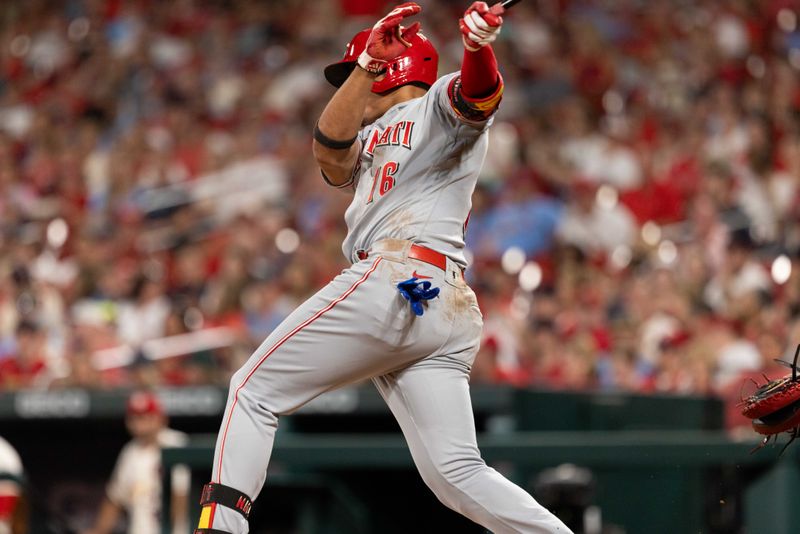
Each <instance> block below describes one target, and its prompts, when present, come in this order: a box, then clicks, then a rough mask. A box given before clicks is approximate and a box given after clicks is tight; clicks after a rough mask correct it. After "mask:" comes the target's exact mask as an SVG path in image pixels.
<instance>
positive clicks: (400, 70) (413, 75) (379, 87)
mask: <svg viewBox="0 0 800 534" xmlns="http://www.w3.org/2000/svg"><path fill="white" fill-rule="evenodd" d="M370 32H372V29H371V28H368V29H366V30H362V31H360V32H358V33H357V34H356V35H355V37H353V38H352V39H351V40H350V42H349V43H347V48H346V49H345V51H344V57H343V58H342V60H341V61H339V62H337V63H333V64H331V65H328V66H327V67H325V78H326V79H327V80H328V81H329V82H330V83H331V84H332V85H334V86H335V87H339V86H341V85H342V84H343V83H344V81H345V80H346V79H347V77H348V76H350V73H351V72H352V71H353V69H354V68H355V66H356V60H358V56H359V55H360V54H361V52H363V51H364V49H365V48H366V47H367V39H368V38H369V34H370ZM438 68H439V54H438V53H437V52H436V49H435V48H434V47H433V44H431V42H430V41H429V40H428V38H427V37H425V36H424V35H422V34H421V33H417V34H416V35H415V36H414V37H413V38H412V39H411V46H410V47H408V48H407V49H406V51H405V52H404V53H403V54H401V55H399V56H397V57H396V58H395V59H394V60H392V61H390V62H388V64H387V66H386V76H385V77H384V78H383V79H382V80H381V81H379V82H375V83H373V84H372V92H373V93H385V92H386V91H389V90H391V89H394V88H395V87H400V86H401V85H406V84H408V83H417V84H421V85H424V86H425V87H426V88H428V87H430V86H431V85H433V82H435V81H436V73H437V70H438Z"/></svg>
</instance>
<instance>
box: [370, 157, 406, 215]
mask: <svg viewBox="0 0 800 534" xmlns="http://www.w3.org/2000/svg"><path fill="white" fill-rule="evenodd" d="M399 167H400V165H399V164H398V163H397V162H396V161H387V162H386V163H384V164H383V165H381V166H380V167H378V169H377V170H376V171H375V176H374V178H373V179H372V188H371V189H370V192H369V198H367V204H369V203H371V202H372V200H373V199H374V197H375V187H376V186H377V188H378V195H380V196H383V195H385V194H386V193H388V192H389V191H390V190H391V189H392V188H393V187H394V175H395V173H397V169H398V168H399Z"/></svg>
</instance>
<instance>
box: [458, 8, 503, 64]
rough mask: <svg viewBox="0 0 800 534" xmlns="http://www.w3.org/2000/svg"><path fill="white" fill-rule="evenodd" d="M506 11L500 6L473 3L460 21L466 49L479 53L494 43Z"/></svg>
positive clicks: (459, 25) (459, 24)
mask: <svg viewBox="0 0 800 534" xmlns="http://www.w3.org/2000/svg"><path fill="white" fill-rule="evenodd" d="M504 11H505V10H504V9H503V6H501V5H500V4H496V5H493V6H492V7H489V6H488V5H487V4H486V2H473V3H472V5H471V6H469V7H468V8H467V10H466V11H465V12H464V16H463V17H462V18H461V19H459V21H458V27H459V28H460V29H461V40H462V41H463V42H464V48H466V49H467V50H469V51H470V52H477V51H478V50H480V49H481V48H483V47H484V46H486V45H487V44H490V43H492V42H494V40H495V39H497V34H499V33H500V28H501V27H502V26H503V17H501V16H500V15H502V14H503V13H504Z"/></svg>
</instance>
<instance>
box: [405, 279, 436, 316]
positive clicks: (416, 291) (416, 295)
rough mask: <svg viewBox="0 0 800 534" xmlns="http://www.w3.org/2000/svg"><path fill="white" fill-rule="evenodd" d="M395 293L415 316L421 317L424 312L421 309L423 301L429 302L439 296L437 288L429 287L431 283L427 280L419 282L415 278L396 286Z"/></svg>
mask: <svg viewBox="0 0 800 534" xmlns="http://www.w3.org/2000/svg"><path fill="white" fill-rule="evenodd" d="M397 291H399V292H400V294H401V295H403V298H405V299H406V300H407V301H408V303H409V304H410V305H411V309H412V310H413V311H414V313H415V314H416V315H417V316H419V315H422V314H423V312H424V309H423V308H422V301H423V300H430V299H432V298H436V297H438V296H439V288H438V287H431V283H430V282H428V281H427V280H425V281H422V282H420V281H419V280H417V279H416V278H409V279H408V280H405V281H403V282H400V283H399V284H397Z"/></svg>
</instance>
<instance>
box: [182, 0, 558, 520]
mask: <svg viewBox="0 0 800 534" xmlns="http://www.w3.org/2000/svg"><path fill="white" fill-rule="evenodd" d="M419 10H420V8H419V6H417V5H416V4H413V3H407V4H403V5H401V6H398V7H397V8H395V10H394V11H392V13H390V14H389V15H387V17H385V18H384V19H381V21H379V22H378V24H376V25H375V27H374V28H373V29H372V30H365V31H364V32H361V33H360V34H359V35H357V36H356V37H355V38H354V39H353V41H351V43H350V44H349V45H348V50H347V53H346V56H345V60H344V63H345V64H348V65H349V67H350V68H353V65H354V64H355V58H356V57H357V56H359V54H361V52H362V50H363V51H364V52H363V54H361V55H360V57H358V64H359V66H360V68H355V69H354V70H353V72H352V74H349V77H348V75H347V74H345V76H344V77H345V78H346V81H344V80H341V79H336V78H337V76H336V75H333V74H331V73H329V72H328V71H326V75H328V78H329V80H332V78H334V79H333V80H332V81H335V82H336V83H341V82H342V81H344V83H343V85H342V86H341V88H340V89H339V91H338V92H337V93H336V95H334V97H333V98H332V100H331V102H330V103H329V104H328V106H327V107H326V109H325V111H324V112H323V114H322V116H321V117H320V120H319V123H318V127H317V129H316V130H315V140H316V141H317V142H316V143H315V145H314V149H315V155H316V157H317V160H318V162H319V163H320V166H321V168H322V170H323V175H324V177H325V178H326V180H327V181H328V182H329V183H331V185H334V186H337V187H341V188H346V189H351V188H352V189H353V190H354V196H353V201H352V204H351V205H350V207H349V208H348V210H347V212H346V214H345V220H346V222H347V226H348V235H347V237H346V239H345V241H344V244H343V250H344V253H345V256H347V257H348V258H349V259H351V260H352V261H353V262H354V263H353V265H352V266H351V267H350V268H348V269H346V270H345V271H343V272H342V274H340V275H339V276H337V277H336V278H335V279H334V280H333V281H332V282H330V283H329V284H328V285H327V286H325V287H324V288H322V289H321V290H320V291H319V292H318V293H316V294H315V295H314V296H312V297H311V298H310V299H309V300H308V301H306V302H305V303H304V304H302V305H301V306H300V307H299V308H298V309H297V310H295V311H294V312H293V313H292V314H291V315H290V316H289V317H288V318H287V319H286V320H285V321H284V322H283V323H282V324H281V325H280V326H278V328H277V329H276V330H275V331H274V332H273V333H272V334H271V335H270V336H269V337H268V338H267V339H266V340H265V341H264V343H263V344H262V345H261V347H259V349H258V350H256V352H255V353H254V354H253V356H252V357H251V358H250V360H249V361H248V362H247V363H246V364H245V365H244V366H243V367H242V368H241V369H240V370H239V371H238V372H237V373H236V374H235V375H234V377H233V379H232V380H231V389H230V393H229V398H228V405H227V407H226V410H225V416H224V418H223V421H222V426H221V430H220V433H219V437H218V440H217V447H216V451H215V457H214V465H213V475H212V477H213V478H212V483H211V484H208V485H206V488H205V489H204V492H203V496H202V498H201V502H202V503H203V511H202V514H201V518H200V523H199V528H198V529H197V530H196V531H195V532H196V533H198V534H208V533H212V534H215V533H233V534H241V533H245V532H247V531H248V525H247V519H246V518H247V515H248V514H249V509H250V502H249V500H250V499H251V498H254V497H255V496H257V495H258V493H259V492H260V490H261V488H262V486H263V484H264V481H265V478H266V471H267V465H268V462H269V456H270V452H271V450H272V444H273V440H274V437H275V431H276V429H277V426H278V417H279V416H280V415H282V414H289V413H292V412H293V411H295V410H297V409H298V408H300V407H301V406H302V405H303V404H305V403H307V402H308V401H310V400H311V399H313V398H314V397H316V396H317V395H320V394H321V393H324V392H326V391H329V390H331V389H334V388H337V387H341V386H344V385H346V384H351V383H353V382H357V381H361V380H364V379H368V378H369V379H372V381H373V383H374V384H375V386H376V387H377V388H378V390H379V391H380V393H381V395H382V396H383V398H384V400H385V401H386V403H387V404H388V405H389V407H390V409H391V410H392V413H393V414H394V416H395V417H396V419H397V421H398V423H399V424H400V427H401V429H402V431H403V433H404V435H405V438H406V440H407V442H408V445H409V448H410V450H411V454H412V456H413V458H414V462H415V463H416V465H417V468H418V469H419V472H420V474H421V475H422V478H423V480H424V481H425V482H426V484H427V485H428V486H429V487H430V488H431V490H433V492H434V493H435V494H436V496H437V497H438V498H439V499H440V500H441V501H442V502H443V503H444V504H445V505H447V506H448V507H450V508H452V509H453V510H456V511H457V512H460V513H461V514H463V515H465V516H467V517H469V518H470V519H472V520H473V521H475V522H477V523H479V524H481V525H483V526H485V527H487V528H489V529H491V530H492V531H494V532H497V533H500V532H526V533H551V532H561V533H566V532H569V529H568V528H567V527H566V526H565V525H564V524H563V523H562V522H561V521H559V520H558V519H557V518H556V517H555V516H553V515H552V514H551V513H550V512H548V511H547V510H546V509H544V508H543V507H542V506H541V505H539V504H538V503H537V502H536V501H535V500H534V499H533V498H532V497H531V496H530V495H528V494H527V493H526V492H525V491H523V490H522V489H521V488H519V487H517V486H515V485H514V484H512V483H511V482H509V481H508V480H506V479H505V478H504V477H503V476H501V475H500V474H499V473H497V472H496V471H495V470H494V469H492V468H490V467H488V466H487V465H486V464H485V463H484V461H483V460H482V459H481V457H480V452H479V450H478V447H477V444H476V436H475V427H474V419H473V415H472V406H471V402H470V397H469V385H468V381H469V372H470V368H471V365H472V362H473V360H474V358H475V355H476V353H477V351H478V347H479V343H480V339H481V328H482V318H481V313H480V310H479V308H478V304H477V301H476V298H475V294H474V293H473V291H472V290H471V289H470V288H469V286H467V284H466V283H465V281H464V278H463V275H462V272H463V269H464V268H465V267H466V261H465V258H464V255H463V249H464V229H465V226H466V222H467V218H468V215H469V210H470V206H471V195H472V192H473V189H474V187H475V183H476V180H477V177H478V174H479V172H480V169H481V166H482V164H483V159H484V157H485V155H486V150H487V130H488V128H489V126H490V124H491V114H492V113H493V112H494V110H495V109H496V106H497V103H498V102H499V100H500V95H501V94H502V79H501V78H500V77H499V73H498V72H497V66H496V61H495V59H494V54H493V53H492V52H491V48H490V47H486V45H487V44H488V43H489V42H491V41H492V40H493V39H494V36H495V35H496V33H497V31H499V27H500V24H501V23H502V19H501V18H500V17H499V13H500V12H501V11H500V12H496V13H490V12H489V8H488V7H487V6H486V4H484V3H482V2H480V3H478V2H476V3H475V4H473V6H471V7H470V8H469V9H468V10H467V13H466V14H465V18H464V19H462V24H461V26H462V32H464V34H465V46H466V48H467V50H468V52H466V53H465V62H464V65H463V66H462V70H461V73H454V74H450V75H446V76H444V77H442V78H440V79H438V80H436V64H435V60H436V52H435V50H434V49H433V47H432V45H431V44H430V43H429V42H428V41H427V39H425V38H424V37H422V36H421V35H419V34H417V31H418V29H419V25H418V24H415V25H413V26H411V27H409V28H407V29H405V30H403V29H402V28H401V27H400V26H399V25H400V22H401V20H402V19H403V18H404V17H406V16H409V15H413V14H415V13H417V12H419ZM467 19H469V20H468V21H467V22H465V20H467ZM415 47H416V48H415ZM484 47H485V48H484ZM426 51H427V52H426ZM414 62H416V68H418V69H422V71H421V72H422V75H421V76H419V77H417V78H416V79H414V80H410V81H414V82H427V83H425V85H426V86H430V89H429V90H427V91H426V90H425V89H424V88H420V87H418V86H417V85H415V84H410V85H402V82H404V81H406V78H404V77H403V76H404V72H405V71H404V70H403V69H404V68H405V67H408V66H409V65H410V64H413V63H414ZM340 65H342V64H341V63H340ZM426 68H432V69H433V71H432V72H433V75H432V77H431V79H430V80H429V78H428V71H426V70H425V69H426ZM329 69H330V67H329ZM383 69H388V71H387V73H386V74H385V75H382V76H385V77H383V78H381V75H379V76H378V77H377V78H376V74H378V73H379V72H380V71H382V70H383ZM467 71H470V72H467ZM481 74H483V75H484V77H485V78H486V80H480V77H481ZM468 78H469V79H470V80H471V81H472V83H473V85H475V84H476V82H477V85H480V82H481V81H483V83H484V85H486V84H487V83H488V85H487V87H488V89H490V91H489V94H484V95H482V96H483V97H482V98H474V99H469V98H467V97H466V96H467V93H466V88H465V89H464V91H463V92H462V87H464V85H465V84H466V83H467V79H468ZM392 82H396V83H401V85H400V86H399V87H397V85H396V83H395V86H392ZM387 83H388V84H389V85H390V87H389V88H388V90H386V91H385V90H384V89H385V85H386V84H387ZM381 84H383V86H382V85H381ZM431 84H432V85H431ZM476 96H480V95H476ZM362 121H364V123H365V124H367V126H366V127H364V128H363V129H361V130H360V132H359V133H358V134H357V136H356V137H355V138H353V137H352V136H353V135H354V134H356V132H357V130H358V129H359V127H360V123H362ZM351 138H352V139H351ZM337 139H345V141H337ZM411 278H414V279H416V281H417V282H421V283H423V284H425V285H426V286H422V287H420V288H419V289H422V290H424V289H428V290H433V291H435V289H433V288H438V289H439V293H438V297H436V298H431V299H429V300H424V302H420V303H418V304H417V307H418V312H423V314H422V316H420V315H418V313H415V311H414V310H413V309H412V307H411V306H409V302H408V301H407V300H406V298H404V297H403V296H401V294H400V293H399V292H398V287H397V286H398V283H400V282H403V281H406V280H409V279H411ZM415 283H416V282H411V284H410V289H413V286H414V285H415ZM427 284H430V287H427ZM407 287H409V286H407ZM422 292H423V293H424V292H425V291H422ZM427 296H429V297H430V296H432V294H430V293H429V294H428V295H427ZM377 489H380V488H377Z"/></svg>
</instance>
